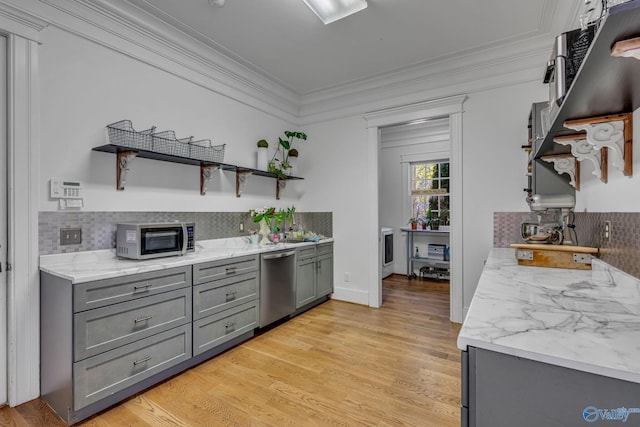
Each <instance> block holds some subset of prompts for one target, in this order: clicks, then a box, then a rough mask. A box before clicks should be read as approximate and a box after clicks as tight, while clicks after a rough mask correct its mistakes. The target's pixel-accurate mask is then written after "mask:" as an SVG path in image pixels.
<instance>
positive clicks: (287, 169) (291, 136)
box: [268, 130, 307, 178]
mask: <svg viewBox="0 0 640 427" xmlns="http://www.w3.org/2000/svg"><path fill="white" fill-rule="evenodd" d="M284 135H285V136H286V137H287V138H288V139H283V138H278V147H277V148H276V151H275V153H273V157H272V158H271V161H270V162H269V167H268V170H269V172H271V173H274V174H276V175H278V177H279V178H286V177H287V176H288V175H290V174H291V163H290V162H289V158H290V157H292V156H291V154H292V152H293V153H294V154H295V155H294V156H293V157H295V158H296V159H297V157H298V150H295V149H294V148H293V142H294V140H296V139H300V140H303V141H306V140H307V134H306V133H304V132H294V131H290V130H287V131H285V132H284ZM294 150H295V151H294ZM279 154H280V157H281V158H278V157H277V156H278V155H279Z"/></svg>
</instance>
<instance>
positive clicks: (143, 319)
mask: <svg viewBox="0 0 640 427" xmlns="http://www.w3.org/2000/svg"><path fill="white" fill-rule="evenodd" d="M152 318H153V316H144V317H138V318H137V319H135V320H134V321H133V323H140V322H146V321H147V320H151V319H152Z"/></svg>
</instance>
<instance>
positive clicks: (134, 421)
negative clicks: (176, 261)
mask: <svg viewBox="0 0 640 427" xmlns="http://www.w3.org/2000/svg"><path fill="white" fill-rule="evenodd" d="M458 331H459V325H456V324H452V323H450V322H449V285H448V283H447V282H444V283H437V282H428V281H422V280H412V281H408V280H407V279H406V278H405V277H404V276H399V275H394V276H392V277H391V278H389V279H386V280H385V281H384V286H383V307H382V308H381V309H371V308H368V307H364V306H359V305H355V304H349V303H345V302H340V301H333V300H332V301H328V302H327V303H324V304H322V305H321V306H319V307H316V308H314V309H312V310H310V311H308V312H306V313H304V314H303V315H300V316H298V317H296V318H294V319H292V320H290V321H288V322H286V323H284V324H282V325H280V326H278V327H276V328H274V329H272V330H270V331H268V332H266V333H264V334H262V335H260V336H258V337H256V338H253V339H252V340H250V341H248V342H245V343H243V344H242V345H240V346H238V347H236V348H234V349H232V350H230V351H228V352H226V353H224V354H222V355H219V356H218V357H216V358H214V359H212V360H209V361H207V362H205V363H203V364H201V365H198V366H196V367H194V368H192V369H190V370H188V371H186V372H184V373H182V374H180V375H178V376H176V377H174V378H172V379H170V380H167V381H166V382H164V383H162V384H160V385H158V386H155V387H153V388H151V389H149V390H147V391H146V392H144V393H141V394H139V395H137V396H135V397H132V398H130V399H129V400H127V401H125V402H123V403H121V404H120V405H118V406H115V407H113V408H112V409H110V410H108V411H105V412H103V413H101V414H99V415H97V416H94V417H93V418H91V419H89V420H87V421H85V422H84V423H82V424H80V425H83V426H97V427H116V426H117V427H122V426H250V425H256V426H278V427H280V426H296V427H297V426H359V425H360V426H400V425H405V426H425V427H426V426H437V427H447V426H459V419H460V416H459V411H460V409H459V407H460V352H459V351H458V350H457V349H456V345H455V341H456V336H457V334H458ZM0 425H2V426H47V427H49V426H63V425H64V423H63V422H62V421H61V420H59V419H58V418H57V417H56V415H55V414H53V412H51V410H50V409H49V408H48V407H47V406H46V404H44V403H43V402H42V401H41V400H40V399H37V400H34V401H32V402H29V403H26V404H24V405H21V406H19V407H16V408H8V407H5V408H2V409H0Z"/></svg>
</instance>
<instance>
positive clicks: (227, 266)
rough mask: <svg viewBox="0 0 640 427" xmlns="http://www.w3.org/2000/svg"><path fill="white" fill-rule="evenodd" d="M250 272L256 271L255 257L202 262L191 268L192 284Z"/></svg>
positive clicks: (256, 259)
mask: <svg viewBox="0 0 640 427" xmlns="http://www.w3.org/2000/svg"><path fill="white" fill-rule="evenodd" d="M252 271H258V256H257V255H250V256H245V257H238V258H231V259H224V260H219V261H211V262H203V263H202V264H195V265H194V266H193V283H194V284H195V285H197V284H200V283H204V282H209V281H211V280H217V279H224V278H225V277H231V276H234V275H238V274H244V273H250V272H252Z"/></svg>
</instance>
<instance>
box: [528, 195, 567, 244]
mask: <svg viewBox="0 0 640 427" xmlns="http://www.w3.org/2000/svg"><path fill="white" fill-rule="evenodd" d="M527 203H528V204H529V208H530V209H531V211H532V212H533V213H534V215H535V217H534V215H532V216H530V217H529V218H528V219H525V220H524V221H523V222H522V224H521V225H520V231H521V235H522V239H523V240H524V241H525V242H528V243H552V244H556V245H559V244H564V245H572V244H573V241H572V240H571V236H570V234H569V229H573V228H574V225H573V221H569V216H570V215H573V208H574V207H575V205H576V201H575V198H574V197H573V196H572V195H571V194H534V195H533V196H530V197H528V198H527Z"/></svg>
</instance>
